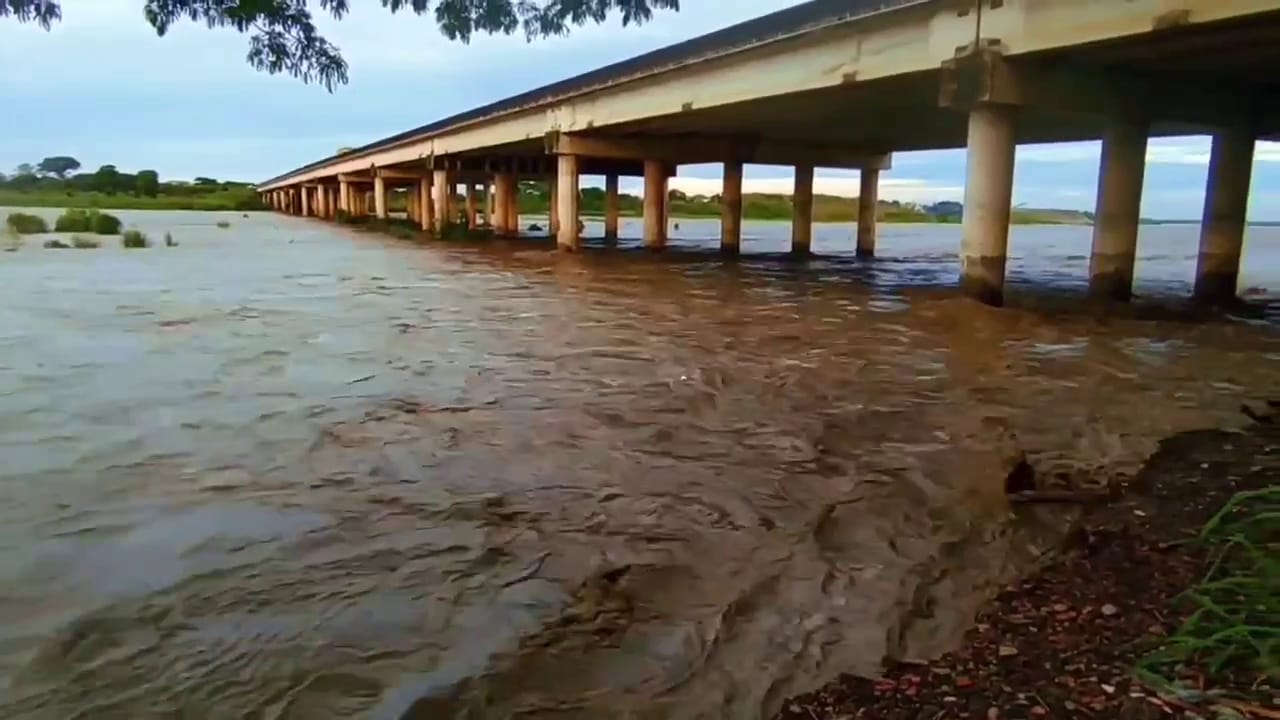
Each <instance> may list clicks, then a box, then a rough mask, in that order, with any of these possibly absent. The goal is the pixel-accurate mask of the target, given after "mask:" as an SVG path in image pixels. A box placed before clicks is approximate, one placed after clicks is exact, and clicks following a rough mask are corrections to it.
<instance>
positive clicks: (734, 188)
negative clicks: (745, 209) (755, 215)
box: [720, 160, 742, 255]
mask: <svg viewBox="0 0 1280 720" xmlns="http://www.w3.org/2000/svg"><path fill="white" fill-rule="evenodd" d="M741 245H742V162H741V161H740V160H729V161H728V162H726V163H725V164H724V187H723V188H722V189H721V191H720V251H721V252H726V253H733V254H735V255H736V254H737V253H738V251H739V249H740V247H741Z"/></svg>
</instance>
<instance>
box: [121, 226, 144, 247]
mask: <svg viewBox="0 0 1280 720" xmlns="http://www.w3.org/2000/svg"><path fill="white" fill-rule="evenodd" d="M120 244H121V245H123V246H124V247H126V248H147V247H151V241H150V240H149V239H147V236H146V234H145V233H143V232H142V231H141V230H125V231H124V235H122V236H121V237H120Z"/></svg>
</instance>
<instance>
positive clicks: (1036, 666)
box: [777, 417, 1280, 720]
mask: <svg viewBox="0 0 1280 720" xmlns="http://www.w3.org/2000/svg"><path fill="white" fill-rule="evenodd" d="M1277 485H1280V419H1276V420H1274V421H1273V420H1272V418H1265V417H1264V418H1262V419H1261V421H1259V422H1256V423H1255V424H1254V425H1252V426H1251V427H1250V428H1249V429H1247V430H1245V431H1241V432H1228V431H1219V430H1206V431H1194V432H1187V433H1182V434H1179V435H1176V436H1174V437H1172V438H1169V439H1167V440H1165V441H1164V442H1163V443H1161V445H1160V448H1159V449H1158V451H1157V452H1156V453H1155V454H1154V455H1152V457H1151V458H1150V459H1149V460H1148V461H1147V463H1146V465H1145V466H1144V467H1143V469H1142V471H1141V472H1140V473H1139V474H1138V475H1137V476H1136V477H1135V478H1134V479H1133V482H1132V483H1131V484H1130V485H1129V487H1128V489H1127V491H1126V492H1125V493H1124V494H1123V495H1122V496H1121V497H1119V498H1117V499H1115V500H1113V501H1110V502H1107V503H1106V504H1103V505H1098V506H1095V507H1093V508H1091V509H1090V510H1089V511H1088V512H1087V513H1086V515H1085V516H1084V519H1083V522H1082V526H1081V532H1080V533H1079V536H1078V538H1077V539H1076V540H1075V542H1074V543H1073V545H1072V547H1071V549H1070V551H1069V552H1068V553H1067V554H1066V555H1064V557H1063V558H1062V559H1061V560H1059V561H1058V562H1056V563H1054V564H1052V565H1050V566H1048V567H1047V568H1045V569H1044V570H1043V571H1041V572H1040V573H1038V574H1037V575H1035V576H1034V577H1030V578H1027V579H1025V580H1023V581H1021V582H1019V583H1017V584H1016V585H1014V586H1011V587H1009V588H1007V589H1006V590H1005V591H1004V592H1003V593H1001V594H1000V595H999V596H998V597H997V598H995V599H994V600H993V601H992V602H991V603H990V604H989V606H988V607H987V608H986V609H985V610H984V611H983V612H982V613H980V615H979V617H978V618H977V622H976V624H975V626H974V627H973V629H972V630H971V631H970V632H969V633H968V635H967V636H966V640H965V643H964V645H963V646H962V647H961V648H960V649H958V650H956V651H955V652H953V653H950V654H948V655H946V656H943V657H941V658H938V659H936V660H934V661H931V662H928V663H925V664H918V665H917V664H904V663H898V664H895V665H893V666H891V667H888V668H887V669H886V670H885V673H884V675H883V677H881V678H879V679H868V678H859V677H853V676H849V675H846V676H842V677H840V678H838V679H836V680H835V681H833V682H832V683H830V684H828V685H827V686H826V687H824V688H822V689H820V690H818V691H815V692H813V693H810V694H807V695H803V696H800V697H796V698H793V699H791V700H789V701H788V702H787V703H786V704H785V705H784V707H783V710H782V712H781V713H779V715H778V716H777V720H836V719H839V720H852V719H854V718H875V719H877V720H879V719H884V720H944V719H946V718H977V719H980V720H1000V719H1005V718H1007V719H1009V720H1016V719H1027V720H1031V719H1035V720H1039V719H1042V718H1048V719H1061V718H1099V719H1101V718H1107V719H1111V718H1116V719H1119V720H1154V719H1156V718H1172V717H1177V718H1215V717H1216V718H1227V719H1230V718H1262V719H1263V720H1272V719H1277V720H1280V687H1277V684H1276V683H1275V681H1274V679H1272V680H1271V681H1262V682H1259V681H1257V679H1256V678H1255V679H1252V681H1251V682H1249V683H1248V685H1247V686H1242V687H1227V688H1223V687H1217V688H1214V689H1216V690H1220V691H1225V694H1224V695H1222V696H1216V697H1215V699H1213V700H1212V701H1209V700H1207V699H1206V698H1204V697H1202V698H1199V700H1200V701H1199V702H1197V698H1194V697H1192V698H1190V699H1188V698H1187V697H1185V696H1183V697H1179V696H1171V695H1169V694H1167V693H1160V692H1157V691H1156V690H1155V689H1152V688H1150V687H1146V686H1144V685H1143V684H1141V683H1139V682H1138V681H1136V680H1135V679H1134V677H1133V674H1132V671H1133V667H1134V664H1135V662H1136V661H1137V660H1138V659H1139V658H1140V657H1142V656H1143V655H1144V654H1145V653H1146V652H1148V651H1149V650H1150V649H1151V648H1152V647H1153V646H1154V645H1155V644H1156V642H1158V640H1159V639H1160V638H1161V637H1163V636H1165V635H1167V634H1169V633H1172V632H1174V631H1175V630H1176V629H1177V628H1178V627H1179V625H1180V624H1181V622H1182V620H1183V619H1184V618H1185V617H1186V616H1187V613H1188V607H1187V605H1186V603H1185V602H1184V601H1183V599H1182V598H1180V596H1181V595H1182V594H1183V593H1184V592H1185V591H1186V590H1187V589H1188V588H1190V587H1191V586H1193V585H1194V584H1195V583H1196V582H1198V581H1199V580H1200V579H1201V578H1202V577H1203V576H1204V573H1205V571H1206V564H1207V554H1206V552H1205V551H1204V550H1203V549H1202V548H1201V547H1200V546H1199V545H1197V544H1195V543H1191V542H1188V541H1189V540H1191V539H1193V538H1194V537H1195V536H1196V534H1197V533H1198V532H1199V530H1200V528H1201V527H1202V526H1203V525H1204V523H1205V522H1206V521H1208V520H1209V519H1210V518H1211V517H1212V516H1213V515H1214V513H1215V512H1217V510H1218V509H1219V508H1221V507H1222V506H1223V504H1224V503H1226V502H1227V501H1228V499H1230V497H1231V496H1232V495H1233V494H1235V493H1236V492H1238V491H1242V490H1252V489H1259V488H1264V487H1268V486H1277Z"/></svg>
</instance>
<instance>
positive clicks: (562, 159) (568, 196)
mask: <svg viewBox="0 0 1280 720" xmlns="http://www.w3.org/2000/svg"><path fill="white" fill-rule="evenodd" d="M556 176H557V177H556V192H557V194H556V211H557V212H556V215H557V216H558V217H559V218H560V227H559V228H558V229H557V232H556V245H557V246H558V247H559V248H560V249H561V250H569V251H574V250H577V249H578V244H579V241H580V240H581V237H580V235H579V233H578V158H577V156H576V155H559V156H557V157H556Z"/></svg>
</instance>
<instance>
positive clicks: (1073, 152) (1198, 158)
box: [1018, 136, 1280, 166]
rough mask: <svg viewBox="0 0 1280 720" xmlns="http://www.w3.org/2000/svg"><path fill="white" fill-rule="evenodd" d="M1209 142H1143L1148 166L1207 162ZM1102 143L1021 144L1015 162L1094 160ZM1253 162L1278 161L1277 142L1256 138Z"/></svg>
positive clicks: (1186, 139)
mask: <svg viewBox="0 0 1280 720" xmlns="http://www.w3.org/2000/svg"><path fill="white" fill-rule="evenodd" d="M1211 147H1212V141H1211V139H1210V138H1208V137H1205V136H1195V137H1180V138H1152V139H1151V140H1150V141H1149V142H1148V143H1147V163H1148V164H1152V165H1204V166H1207V165H1208V164H1209V155H1210V150H1211ZM1101 152H1102V143H1101V142H1097V141H1092V142H1075V143H1058V144H1053V145H1024V146H1022V147H1019V148H1018V161H1019V162H1031V163H1075V162H1092V163H1097V162H1098V159H1099V156H1100V154H1101ZM1254 162H1255V163H1280V143H1276V142H1271V141H1267V140H1259V141H1258V143H1257V146H1256V147H1255V148H1254Z"/></svg>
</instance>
